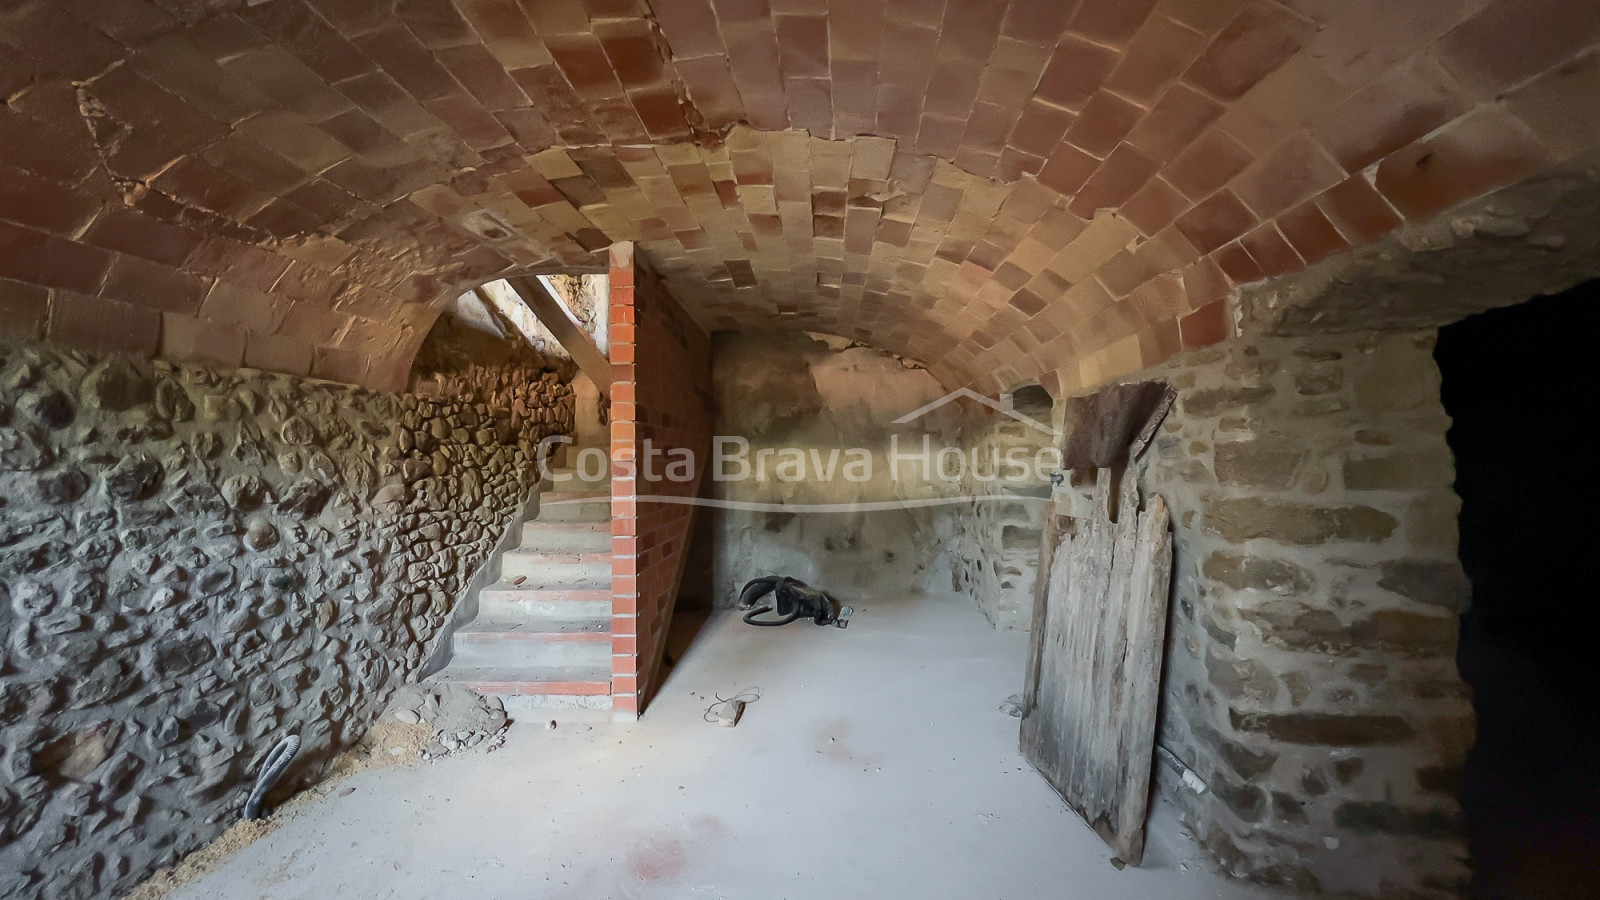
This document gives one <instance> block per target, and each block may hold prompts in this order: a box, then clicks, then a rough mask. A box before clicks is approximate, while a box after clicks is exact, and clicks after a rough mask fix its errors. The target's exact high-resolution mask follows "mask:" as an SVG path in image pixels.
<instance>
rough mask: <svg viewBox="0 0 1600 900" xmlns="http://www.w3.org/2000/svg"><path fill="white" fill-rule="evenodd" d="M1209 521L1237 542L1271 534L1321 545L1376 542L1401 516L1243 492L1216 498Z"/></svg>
mask: <svg viewBox="0 0 1600 900" xmlns="http://www.w3.org/2000/svg"><path fill="white" fill-rule="evenodd" d="M1205 524H1206V527H1207V528H1208V529H1209V530H1211V531H1212V532H1214V533H1215V534H1217V535H1220V536H1221V537H1222V538H1224V539H1226V540H1229V541H1234V542H1236V543H1242V542H1244V541H1248V540H1253V539H1255V538H1268V539H1271V540H1276V541H1280V542H1282V543H1286V544H1297V545H1301V546H1317V545H1321V544H1326V543H1330V542H1333V541H1359V542H1365V543H1376V542H1378V541H1382V540H1385V539H1386V538H1388V537H1389V536H1390V535H1392V534H1393V533H1394V530H1395V528H1396V527H1397V526H1398V525H1399V522H1398V521H1397V520H1396V519H1395V517H1394V516H1392V515H1390V514H1389V513H1386V512H1383V511H1382V510H1379V509H1374V508H1373V507H1370V506H1343V507H1312V506H1300V505H1295V504H1290V503H1281V502H1277V501H1272V500H1264V499H1261V498H1258V497H1238V498H1228V499H1224V500H1218V501H1217V502H1215V503H1213V504H1212V505H1211V507H1210V508H1209V509H1207V510H1206V513H1205Z"/></svg>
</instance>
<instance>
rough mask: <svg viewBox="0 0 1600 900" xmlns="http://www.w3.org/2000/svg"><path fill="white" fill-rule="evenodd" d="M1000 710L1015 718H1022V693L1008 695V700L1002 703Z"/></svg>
mask: <svg viewBox="0 0 1600 900" xmlns="http://www.w3.org/2000/svg"><path fill="white" fill-rule="evenodd" d="M1000 711H1001V712H1003V713H1005V714H1006V715H1008V716H1010V717H1011V718H1013V719H1020V718H1022V695H1021V694H1012V695H1011V696H1009V697H1007V698H1006V702H1004V703H1002V704H1000Z"/></svg>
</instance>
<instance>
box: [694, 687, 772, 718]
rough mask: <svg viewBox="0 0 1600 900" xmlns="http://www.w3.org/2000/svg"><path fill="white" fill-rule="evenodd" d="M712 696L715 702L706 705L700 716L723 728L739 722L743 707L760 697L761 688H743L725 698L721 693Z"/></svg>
mask: <svg viewBox="0 0 1600 900" xmlns="http://www.w3.org/2000/svg"><path fill="white" fill-rule="evenodd" d="M713 696H715V697H716V698H717V699H716V702H714V703H712V704H711V705H710V706H707V707H706V711H705V713H704V714H703V715H701V718H702V719H705V720H706V721H707V722H716V723H717V724H718V725H721V726H722V727H723V728H732V727H733V726H735V725H738V724H739V719H740V718H741V717H742V716H743V715H744V708H745V707H746V706H748V705H750V704H752V703H754V702H756V701H757V700H760V699H761V688H758V687H753V688H745V689H744V690H742V691H740V692H739V693H737V694H734V695H733V696H732V697H728V698H727V699H723V696H722V695H721V694H714V695H713ZM701 699H702V700H703V699H705V698H704V697H702V698H701Z"/></svg>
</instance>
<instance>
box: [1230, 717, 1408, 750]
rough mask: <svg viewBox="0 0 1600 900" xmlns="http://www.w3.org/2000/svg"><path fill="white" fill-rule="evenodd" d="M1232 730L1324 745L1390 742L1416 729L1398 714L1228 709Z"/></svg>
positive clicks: (1398, 741)
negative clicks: (1240, 710) (1275, 711)
mask: <svg viewBox="0 0 1600 900" xmlns="http://www.w3.org/2000/svg"><path fill="white" fill-rule="evenodd" d="M1228 719H1229V721H1230V722H1231V723H1232V725H1233V728H1234V730H1235V731H1248V732H1252V733H1256V734H1264V735H1266V736H1268V737H1270V738H1272V739H1274V740H1278V741H1283V742H1284V743H1286V744H1310V745H1318V746H1327V747H1373V746H1391V745H1395V744H1403V743H1406V742H1408V741H1410V740H1411V739H1412V738H1413V737H1414V736H1415V735H1416V730H1415V729H1414V728H1412V726H1411V723H1409V722H1407V721H1406V720H1405V719H1403V718H1401V717H1400V716H1389V715H1376V714H1360V713H1242V712H1239V711H1238V710H1235V709H1229V710H1228Z"/></svg>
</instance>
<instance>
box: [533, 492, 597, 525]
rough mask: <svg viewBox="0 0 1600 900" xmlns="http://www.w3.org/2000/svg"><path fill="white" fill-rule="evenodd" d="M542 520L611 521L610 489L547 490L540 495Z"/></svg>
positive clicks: (540, 517)
mask: <svg viewBox="0 0 1600 900" xmlns="http://www.w3.org/2000/svg"><path fill="white" fill-rule="evenodd" d="M538 520H539V521H540V522H609V521H610V520H611V492H610V491H545V492H544V493H542V494H540V495H539V516H538Z"/></svg>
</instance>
